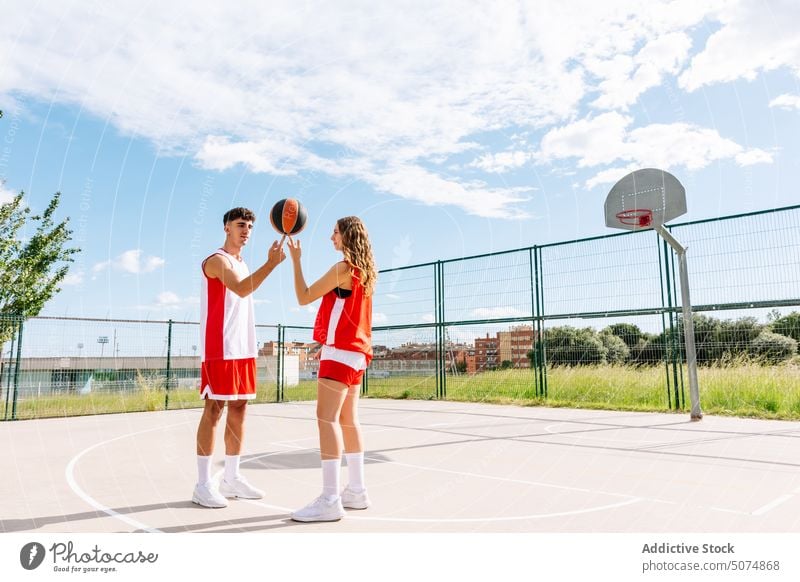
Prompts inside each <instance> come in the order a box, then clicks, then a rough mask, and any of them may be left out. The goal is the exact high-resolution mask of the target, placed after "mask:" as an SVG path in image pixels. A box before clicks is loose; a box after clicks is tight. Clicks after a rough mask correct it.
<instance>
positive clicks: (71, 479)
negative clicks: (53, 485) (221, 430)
mask: <svg viewBox="0 0 800 582" xmlns="http://www.w3.org/2000/svg"><path fill="white" fill-rule="evenodd" d="M184 424H186V422H179V423H176V424H170V425H167V426H160V427H157V428H148V429H146V430H140V431H137V432H132V433H128V434H124V435H122V436H118V437H114V438H112V439H107V440H104V441H100V442H99V443H95V444H93V445H92V446H90V447H88V448H85V449H83V450H82V451H81V452H80V453H78V454H77V455H75V456H74V457H72V459H71V460H70V462H69V463H68V464H67V468H66V469H65V471H64V476H65V477H66V479H67V484H68V485H69V487H70V489H72V491H73V493H75V495H77V496H78V497H80V498H81V499H83V500H84V501H85V502H86V503H88V504H89V505H91V506H92V507H94V508H95V509H97V510H98V511H101V512H103V513H105V514H106V515H108V516H109V517H114V518H116V519H119V520H121V521H124V522H125V523H127V524H128V525H132V526H133V527H135V528H137V529H142V530H144V531H146V532H150V533H162V532H161V530H160V529H156V528H153V527H150V526H149V525H147V524H144V523H142V522H140V521H137V520H135V519H133V518H131V517H128V516H127V515H122V514H121V513H119V512H117V511H114V510H113V509H111V508H110V507H108V506H106V505H103V504H102V503H100V502H99V501H96V500H95V499H94V498H93V497H92V496H90V495H89V494H87V493H86V492H85V491H84V490H83V489H82V488H81V486H80V485H78V482H77V481H76V480H75V465H77V463H78V461H79V460H80V459H81V457H83V456H84V455H85V454H87V453H89V452H91V451H93V450H94V449H97V448H99V447H102V446H105V445H107V444H108V443H113V442H114V441H118V440H122V439H126V438H128V437H132V436H136V435H140V434H144V433H146V432H153V431H157V430H164V429H167V428H172V427H174V426H181V425H184Z"/></svg>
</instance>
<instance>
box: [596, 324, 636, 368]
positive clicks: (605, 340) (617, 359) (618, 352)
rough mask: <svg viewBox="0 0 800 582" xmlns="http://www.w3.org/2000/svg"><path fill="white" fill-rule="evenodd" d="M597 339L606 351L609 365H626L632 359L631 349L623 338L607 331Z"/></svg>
mask: <svg viewBox="0 0 800 582" xmlns="http://www.w3.org/2000/svg"><path fill="white" fill-rule="evenodd" d="M634 327H635V326H634ZM597 337H598V338H599V339H600V342H601V343H602V344H603V347H604V348H605V349H606V362H608V363H609V364H624V363H625V362H626V361H627V359H628V358H629V357H630V355H631V349H630V348H629V347H628V346H627V344H626V343H625V341H623V339H622V338H621V337H619V336H617V335H615V334H613V333H610V332H608V331H607V330H603V331H601V332H600V333H599V334H598V335H597Z"/></svg>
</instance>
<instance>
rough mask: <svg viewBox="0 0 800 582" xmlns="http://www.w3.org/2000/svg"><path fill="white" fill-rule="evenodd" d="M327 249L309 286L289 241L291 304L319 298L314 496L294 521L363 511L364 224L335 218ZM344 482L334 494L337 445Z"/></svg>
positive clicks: (367, 260) (370, 286) (367, 332)
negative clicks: (324, 263) (333, 258)
mask: <svg viewBox="0 0 800 582" xmlns="http://www.w3.org/2000/svg"><path fill="white" fill-rule="evenodd" d="M331 241H333V246H334V248H335V249H336V250H337V251H340V252H341V253H342V254H343V258H344V260H343V261H340V262H338V263H336V264H335V265H334V266H333V267H331V269H330V270H329V271H328V272H327V273H325V274H324V275H323V276H322V277H321V278H320V279H319V280H318V281H316V282H315V283H313V284H312V285H311V286H310V287H309V286H308V285H306V281H305V278H304V277H303V269H302V267H301V265H300V255H301V249H300V241H295V240H293V239H292V238H291V237H289V241H288V243H287V246H288V248H289V255H290V256H291V258H292V264H293V265H294V287H295V292H296V293H297V301H298V302H299V303H300V305H307V304H309V303H312V302H314V301H316V300H317V299H319V298H320V297H322V304H321V305H320V308H319V312H318V313H317V319H316V321H315V323H314V340H315V341H318V342H319V343H320V344H322V348H321V352H320V364H319V373H318V384H317V426H318V428H319V449H320V454H321V457H322V494H321V495H320V496H319V497H317V498H316V499H315V500H314V501H312V502H311V503H309V504H308V505H307V506H305V507H304V508H302V509H299V510H297V511H295V512H294V513H292V519H294V520H295V521H336V520H339V519H341V518H342V517H344V508H345V507H347V508H349V509H366V508H367V507H369V504H370V501H369V497H367V489H366V487H365V486H364V441H363V439H362V436H361V426H360V425H359V422H358V410H357V409H358V395H359V391H360V389H361V378H362V376H363V375H364V370H366V368H367V366H368V365H369V362H370V360H371V359H372V292H373V290H374V289H375V281H376V279H377V271H376V269H375V260H374V258H373V256H372V246H371V245H370V242H369V236H368V234H367V229H366V228H365V227H364V223H363V222H361V220H360V219H359V218H357V217H355V216H348V217H345V218H340V219H339V220H337V221H336V225H335V226H334V229H333V235H332V236H331ZM343 446H344V451H345V457H346V458H347V470H348V473H349V477H350V482H349V484H348V485H347V487H346V488H345V489H344V490H343V491H341V493H340V489H339V473H340V467H341V456H342V448H343Z"/></svg>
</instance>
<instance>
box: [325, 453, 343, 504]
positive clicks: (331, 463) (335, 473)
mask: <svg viewBox="0 0 800 582" xmlns="http://www.w3.org/2000/svg"><path fill="white" fill-rule="evenodd" d="M341 466H342V460H341V459H323V461H322V494H323V495H324V496H325V497H327V498H328V499H332V498H334V497H339V472H340V470H341Z"/></svg>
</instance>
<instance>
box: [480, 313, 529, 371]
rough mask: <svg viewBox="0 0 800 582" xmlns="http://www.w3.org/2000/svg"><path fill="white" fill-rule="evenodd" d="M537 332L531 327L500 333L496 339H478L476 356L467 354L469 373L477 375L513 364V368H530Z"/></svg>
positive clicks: (516, 328)
mask: <svg viewBox="0 0 800 582" xmlns="http://www.w3.org/2000/svg"><path fill="white" fill-rule="evenodd" d="M534 337H535V332H534V331H533V327H531V326H530V325H519V326H516V327H512V328H511V329H510V330H509V331H498V332H497V334H495V337H489V334H488V333H487V334H486V337H483V338H476V339H475V350H474V354H470V353H467V354H466V362H467V373H468V374H476V373H478V372H484V371H487V370H494V369H497V368H499V367H500V366H501V365H502V364H503V362H511V366H512V367H513V368H529V367H530V365H531V361H530V359H529V358H528V352H529V351H531V350H532V349H533V342H534Z"/></svg>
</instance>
